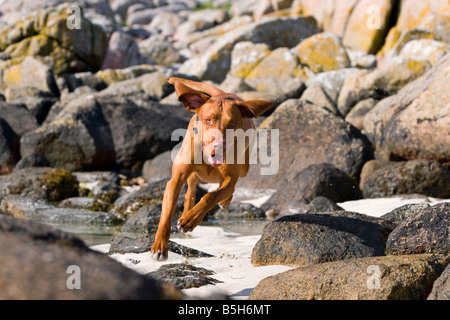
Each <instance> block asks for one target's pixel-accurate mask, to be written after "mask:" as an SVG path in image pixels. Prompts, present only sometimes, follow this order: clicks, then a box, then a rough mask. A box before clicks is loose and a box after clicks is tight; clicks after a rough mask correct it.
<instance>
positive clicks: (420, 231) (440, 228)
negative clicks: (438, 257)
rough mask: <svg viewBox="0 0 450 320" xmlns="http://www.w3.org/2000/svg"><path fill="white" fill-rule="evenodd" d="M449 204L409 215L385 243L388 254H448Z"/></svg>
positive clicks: (449, 248)
mask: <svg viewBox="0 0 450 320" xmlns="http://www.w3.org/2000/svg"><path fill="white" fill-rule="evenodd" d="M449 230H450V203H446V202H444V203H440V204H436V205H433V206H431V207H430V208H425V209H423V210H422V211H420V212H419V213H417V214H415V215H410V216H409V217H408V218H407V219H406V220H405V221H404V222H402V223H401V224H400V225H398V226H397V228H395V229H394V230H393V231H392V232H391V234H389V238H388V240H387V242H386V248H387V250H388V251H389V254H416V253H433V254H444V255H448V254H449V253H450V243H449V241H448V239H449V237H450V234H449Z"/></svg>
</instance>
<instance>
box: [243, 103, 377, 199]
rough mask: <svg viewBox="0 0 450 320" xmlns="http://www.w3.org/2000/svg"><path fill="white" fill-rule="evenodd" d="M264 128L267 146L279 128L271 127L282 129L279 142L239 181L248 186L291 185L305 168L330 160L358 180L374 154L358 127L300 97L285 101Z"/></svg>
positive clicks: (266, 121)
mask: <svg viewBox="0 0 450 320" xmlns="http://www.w3.org/2000/svg"><path fill="white" fill-rule="evenodd" d="M261 129H267V130H268V132H267V135H268V137H269V139H268V140H267V143H268V146H271V143H272V142H271V140H270V139H271V137H275V132H277V131H273V130H272V129H276V130H279V131H278V134H279V138H278V141H279V143H278V144H276V142H274V145H272V149H269V150H268V151H267V155H268V156H269V154H270V157H271V158H270V159H269V161H266V163H265V165H263V164H262V163H261V162H259V160H258V161H257V164H254V165H252V166H250V170H249V173H248V175H247V177H246V178H244V179H242V180H239V181H238V185H239V186H243V187H247V188H249V189H259V188H261V186H266V188H267V187H269V186H270V188H271V189H278V188H280V187H283V186H286V185H289V184H290V183H292V182H293V181H294V180H293V178H294V177H296V176H297V174H299V173H300V172H301V171H302V170H304V169H306V168H307V167H309V166H310V165H317V164H320V163H328V164H331V165H333V166H334V167H336V168H337V169H339V170H341V171H343V172H344V173H346V174H348V175H349V176H351V177H352V178H353V179H355V181H358V179H359V174H360V172H361V168H362V166H363V164H364V163H365V162H366V161H367V160H369V159H370V158H371V157H372V150H371V147H370V145H369V144H368V142H367V141H366V140H365V138H364V137H363V136H362V135H361V134H360V132H359V131H358V130H357V129H355V128H354V127H352V126H351V125H350V124H348V123H346V122H345V121H344V120H343V119H342V118H340V117H338V116H336V115H334V114H332V113H331V112H329V111H327V110H325V109H323V108H321V107H318V106H315V105H311V104H305V103H303V102H301V101H297V100H288V101H285V102H284V103H282V104H281V105H280V106H279V107H277V109H276V110H275V111H274V112H273V113H272V114H271V115H270V116H269V117H267V119H265V120H264V121H263V122H262V123H261V125H260V126H259V130H261ZM260 139H261V137H260ZM275 141H276V140H275ZM258 143H260V142H258ZM270 150H271V151H270ZM258 152H259V153H260V152H262V151H261V150H260V151H258ZM270 160H271V161H270ZM268 165H269V166H268ZM261 169H265V170H264V171H261ZM311 200H312V199H311Z"/></svg>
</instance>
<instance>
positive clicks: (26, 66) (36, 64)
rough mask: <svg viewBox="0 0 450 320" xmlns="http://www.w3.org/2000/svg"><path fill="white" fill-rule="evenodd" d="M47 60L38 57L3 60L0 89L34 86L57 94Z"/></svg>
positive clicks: (23, 89) (47, 92)
mask: <svg viewBox="0 0 450 320" xmlns="http://www.w3.org/2000/svg"><path fill="white" fill-rule="evenodd" d="M47 62H48V61H46V60H44V59H42V58H40V57H24V58H17V59H12V60H8V61H6V62H3V63H2V64H0V65H1V68H0V70H1V71H0V90H7V89H10V88H13V89H15V88H16V90H17V89H18V90H20V89H21V90H22V91H25V90H29V88H36V89H38V90H40V91H42V92H44V93H46V94H48V95H59V90H58V87H57V85H56V80H55V77H54V75H53V72H52V68H51V65H50V64H49V63H47Z"/></svg>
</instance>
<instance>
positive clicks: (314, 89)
mask: <svg viewBox="0 0 450 320" xmlns="http://www.w3.org/2000/svg"><path fill="white" fill-rule="evenodd" d="M300 99H301V100H303V101H305V102H306V103H310V104H314V105H316V106H319V107H323V108H325V109H327V110H328V111H330V112H332V113H334V114H338V113H339V112H338V110H337V108H336V106H335V105H334V103H333V102H332V101H331V100H330V98H328V96H327V94H326V93H325V92H324V91H323V89H322V87H321V86H320V85H318V84H313V85H310V86H309V87H307V88H306V89H305V91H303V93H302V96H301V97H300Z"/></svg>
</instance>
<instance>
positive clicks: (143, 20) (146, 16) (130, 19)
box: [127, 2, 189, 25]
mask: <svg viewBox="0 0 450 320" xmlns="http://www.w3.org/2000/svg"><path fill="white" fill-rule="evenodd" d="M187 9H189V8H188V6H186V4H185V3H183V2H177V3H173V4H171V5H167V6H161V7H158V8H149V9H143V10H138V11H134V12H130V14H129V15H128V16H127V24H128V25H133V24H143V25H146V24H149V23H150V22H151V21H152V20H153V18H154V17H156V16H157V15H158V14H160V13H162V12H173V13H178V12H180V11H183V10H187Z"/></svg>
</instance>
